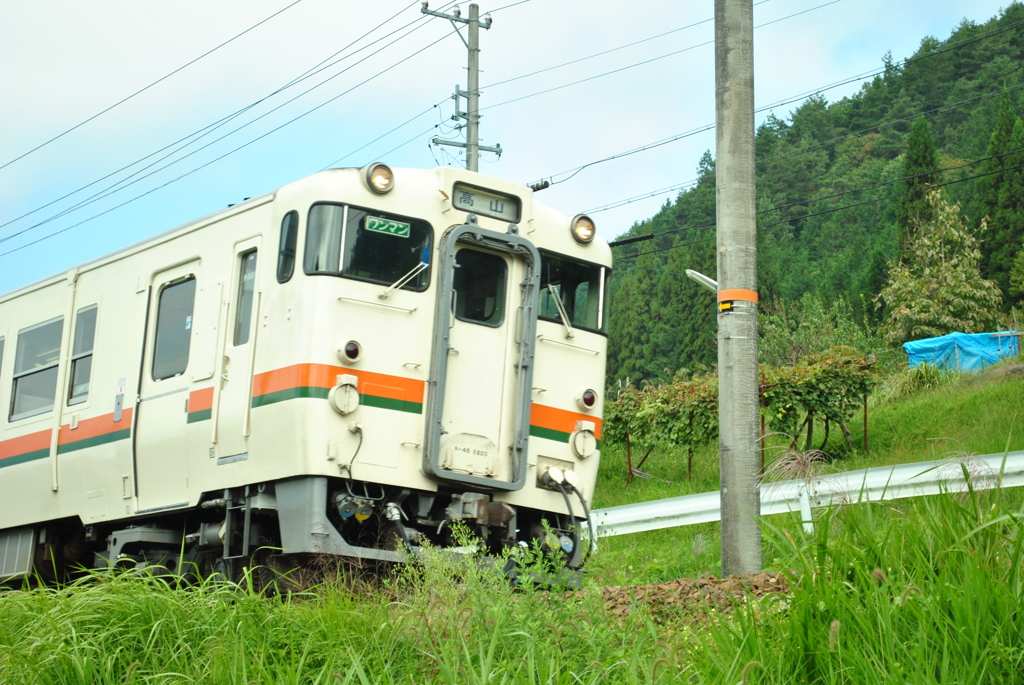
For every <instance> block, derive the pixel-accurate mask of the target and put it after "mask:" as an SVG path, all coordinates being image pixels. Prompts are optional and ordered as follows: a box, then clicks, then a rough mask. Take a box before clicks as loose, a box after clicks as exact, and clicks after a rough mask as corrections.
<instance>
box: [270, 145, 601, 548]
mask: <svg viewBox="0 0 1024 685" xmlns="http://www.w3.org/2000/svg"><path fill="white" fill-rule="evenodd" d="M289 203H291V204H289ZM277 204H278V205H279V206H280V207H281V208H282V210H286V209H287V208H288V207H290V206H294V207H296V208H297V210H296V211H297V214H298V216H300V217H303V218H304V220H300V221H299V226H298V236H297V237H298V246H297V247H300V248H301V249H298V250H296V251H298V252H301V254H302V268H301V271H302V272H303V273H302V276H303V277H304V278H300V279H297V280H296V283H295V284H291V283H286V284H284V287H282V288H281V289H280V290H279V292H278V298H277V303H276V304H275V303H270V308H271V310H274V309H276V310H277V311H278V315H279V318H280V313H281V311H282V309H281V308H282V307H285V308H287V309H288V312H289V313H288V315H287V317H285V319H284V320H279V321H278V322H277V326H278V330H277V333H276V334H275V335H274V338H275V340H276V341H277V344H278V345H280V346H281V349H279V350H278V353H279V354H281V355H284V356H285V357H290V359H288V361H289V362H290V363H288V364H283V363H282V362H283V361H284V360H278V361H277V362H273V363H270V364H269V366H278V367H280V368H278V369H277V370H271V371H264V372H263V373H257V375H256V377H255V380H254V391H253V406H254V407H257V406H258V407H259V409H254V410H253V416H254V418H256V417H257V416H259V418H258V420H257V421H255V423H254V433H253V442H254V445H255V444H259V445H260V448H259V449H260V451H261V452H262V451H268V453H270V454H281V453H288V452H289V450H292V451H294V447H293V446H290V445H289V444H288V443H287V441H288V436H289V435H292V436H293V435H295V432H296V429H298V432H299V433H301V434H302V435H303V440H302V444H303V446H304V448H305V454H304V457H303V458H304V462H305V463H303V464H296V465H295V472H297V473H307V474H310V475H309V476H308V477H304V478H294V479H291V480H286V481H283V482H278V483H276V486H275V490H276V500H277V506H278V511H279V517H280V520H281V541H280V544H281V547H282V549H283V551H284V552H285V553H286V554H291V553H294V554H301V553H310V552H313V553H330V554H340V555H343V556H354V557H361V558H371V559H373V558H376V559H385V560H390V559H400V558H402V557H403V556H408V553H409V552H410V551H413V552H414V551H415V549H416V547H417V546H419V545H420V544H421V543H422V542H423V541H429V542H430V543H431V544H433V545H435V546H453V545H459V544H460V543H462V542H464V537H465V536H461V537H460V536H459V534H458V531H459V530H460V529H462V530H465V531H467V532H468V533H470V534H471V535H473V536H474V537H475V538H476V539H478V540H480V541H481V542H482V543H483V544H482V547H485V548H486V550H487V552H488V553H490V554H492V555H498V554H500V553H501V552H502V550H504V549H508V548H514V547H518V546H524V545H525V546H532V545H534V543H537V544H539V546H540V548H541V549H542V550H545V551H546V552H547V553H549V554H552V555H554V556H557V557H560V558H564V559H565V560H566V561H567V562H568V564H569V566H570V567H577V566H579V564H580V562H581V554H580V547H581V545H580V529H581V526H583V525H585V517H586V514H585V512H586V508H587V506H588V505H589V501H590V499H591V497H592V496H593V488H594V483H595V480H596V476H597V466H598V461H599V447H600V439H601V410H602V397H601V395H602V392H601V391H602V390H603V387H604V370H605V352H606V336H605V333H604V317H605V310H606V307H605V290H604V289H605V282H606V279H607V276H608V273H609V269H610V264H611V253H610V250H609V249H608V247H607V245H606V244H605V243H604V242H603V241H601V240H600V239H595V237H594V230H593V224H592V223H591V222H590V220H589V219H588V218H586V217H575V218H574V217H568V216H565V215H562V214H559V213H557V212H555V211H553V210H552V209H550V208H548V207H545V206H543V205H541V204H540V203H536V202H534V201H533V195H532V192H531V191H530V190H528V189H526V188H523V187H522V186H517V185H514V184H510V183H507V182H505V181H501V180H499V179H495V178H490V177H486V176H482V175H480V174H475V173H471V172H465V171H460V170H456V169H451V168H441V169H437V170H435V171H418V170H407V169H398V170H395V171H394V172H392V171H391V170H390V169H388V168H387V167H383V166H382V165H371V166H370V167H367V168H366V169H362V170H353V169H345V170H331V171H327V172H324V173H322V174H320V175H318V176H315V177H313V178H311V179H307V180H306V181H302V182H300V183H298V184H294V185H293V186H289V187H285V188H283V189H281V191H279V193H278V196H277ZM282 220H283V221H285V222H287V221H288V219H287V213H286V214H285V216H284V217H283V218H282ZM293 249H294V248H293V247H291V246H289V245H288V244H286V243H285V242H283V243H282V247H281V255H286V254H288V253H289V251H291V250H293ZM283 258H284V257H283V256H282V259H283ZM296 271H299V269H296ZM289 287H290V288H292V290H293V291H292V292H289ZM282 329H283V330H282ZM258 354H260V355H267V354H273V352H271V351H269V350H261V351H260V352H258ZM259 366H261V367H262V366H264V365H262V364H261V365H259ZM300 368H301V371H300V370H299V369H300ZM288 374H290V375H291V376H290V380H287V379H286V378H285V377H286V376H287V375H288ZM264 397H267V400H266V401H264V400H263V399H262V398H264ZM314 397H318V398H326V400H327V401H326V402H324V401H323V400H322V399H313V398H314ZM276 398H281V401H280V402H277V401H275V400H276ZM291 398H304V399H303V401H302V402H291V401H287V402H286V401H284V400H286V399H291ZM278 405H279V406H278ZM272 406H273V407H274V408H271V407H272ZM260 434H265V436H266V440H261V439H259V438H260ZM275 442H276V443H277V444H274V443H275ZM314 474H316V475H314Z"/></svg>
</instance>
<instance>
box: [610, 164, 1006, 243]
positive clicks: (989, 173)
mask: <svg viewBox="0 0 1024 685" xmlns="http://www.w3.org/2000/svg"><path fill="white" fill-rule="evenodd" d="M1021 152H1024V148H1017V149H1015V150H1009V151H1008V152H1003V153H1000V154H998V155H989V156H987V157H981V158H979V159H976V160H974V161H971V162H965V163H963V164H957V165H954V166H949V167H942V168H938V169H932V170H931V171H924V172H921V173H919V174H913V175H910V176H901V177H899V178H894V179H892V180H890V181H886V182H885V183H878V184H875V185H871V186H865V187H863V188H855V189H851V190H848V191H843V192H840V193H833V194H831V195H826V196H823V197H818V198H811V199H808V200H806V201H804V202H796V203H786V204H782V205H776V206H774V207H768V208H766V209H761V210H758V212H757V213H758V214H768V213H769V212H775V211H778V210H780V209H785V208H788V207H792V206H794V205H810V204H814V203H815V202H819V201H821V200H826V199H830V198H835V197H839V196H841V195H847V194H849V193H855V192H863V191H866V190H874V189H877V188H879V187H882V186H885V185H891V184H893V183H896V182H899V181H905V180H909V179H913V178H920V177H921V176H928V175H930V174H936V173H941V172H943V171H952V170H955V169H962V168H964V167H968V166H973V165H975V164H980V163H981V162H984V161H986V160H990V159H998V158H1000V157H1006V156H1008V155H1014V154H1019V153H1021ZM1017 169H1024V164H1017V165H1015V166H1009V167H1004V168H1002V169H996V170H994V171H986V172H985V173H981V174H974V175H973V176H965V177H964V178H957V179H953V180H952V181H945V182H943V183H932V184H930V187H931V188H943V187H945V186H949V185H955V184H957V183H963V182H965V181H973V180H975V179H978V178H983V177H985V176H993V175H995V174H1002V173H1006V172H1008V171H1016V170H1017ZM911 192H913V189H910V190H906V191H903V192H899V193H891V194H889V195H884V196H882V197H873V198H870V199H868V200H863V201H861V202H854V203H852V204H848V205H842V206H840V207H830V208H828V209H823V210H820V211H817V212H811V213H809V214H804V215H802V216H799V217H794V218H792V219H783V220H781V221H776V222H774V223H770V224H765V225H763V226H762V225H758V229H759V230H760V229H766V228H772V227H774V226H779V225H781V224H788V223H791V222H793V221H801V220H803V219H808V218H810V217H814V216H821V215H823V214H831V213H833V212H839V211H842V210H844V209H853V208H854V207H862V206H864V205H867V204H873V203H876V202H882V201H884V200H891V199H893V198H897V197H902V196H904V195H906V194H908V193H911ZM715 225H716V222H714V221H709V222H705V223H701V224H692V225H690V226H683V227H680V228H674V229H671V230H668V231H663V232H661V233H655V234H648V235H644V236H635V237H633V238H626V239H624V240H617V241H612V242H610V243H608V245H609V246H610V247H619V246H621V245H626V244H629V243H635V242H640V241H642V240H651V239H654V238H660V237H661V236H663V235H669V234H672V233H678V232H680V231H684V230H690V229H694V228H709V227H711V226H715ZM713 240H716V238H715V236H711V237H709V238H700V239H697V240H691V241H688V242H684V243H678V244H675V245H669V246H668V247H663V248H659V249H657V250H648V251H647V252H640V253H638V254H636V255H632V256H629V257H625V258H623V259H625V260H630V259H636V258H638V257H642V256H644V255H649V254H657V253H659V252H666V251H668V250H674V249H676V248H679V247H686V246H688V245H697V244H699V243H706V242H711V241H713Z"/></svg>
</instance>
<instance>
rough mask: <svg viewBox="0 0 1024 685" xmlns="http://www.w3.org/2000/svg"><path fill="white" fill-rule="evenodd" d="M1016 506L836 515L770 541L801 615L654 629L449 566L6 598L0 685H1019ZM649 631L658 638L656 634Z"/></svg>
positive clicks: (744, 605) (677, 618)
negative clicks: (298, 584) (315, 579)
mask: <svg viewBox="0 0 1024 685" xmlns="http://www.w3.org/2000/svg"><path fill="white" fill-rule="evenodd" d="M1022 500H1024V492H1022V491H1021V490H1020V489H1017V490H1011V491H1006V492H976V491H967V492H965V493H958V494H950V495H943V496H937V497H932V498H927V499H919V500H904V501H902V502H900V503H899V504H898V505H893V504H891V503H890V504H873V505H856V506H849V507H845V508H841V509H838V510H835V511H833V512H831V514H832V515H831V516H824V517H822V518H821V520H820V521H819V525H817V526H816V528H817V531H816V533H815V534H813V535H807V534H805V533H804V532H803V529H802V527H801V526H800V524H799V521H797V520H796V519H792V520H791V521H785V520H784V521H783V522H782V523H779V524H777V525H774V526H767V527H766V534H765V537H766V541H767V542H769V543H770V545H771V546H770V547H769V548H768V549H769V550H770V555H766V561H767V562H768V563H769V564H770V565H772V566H774V567H775V568H776V569H781V570H784V571H785V572H786V573H787V575H788V578H789V583H790V585H791V588H792V592H791V595H790V596H788V597H785V598H775V599H774V600H764V599H762V600H757V601H753V600H744V599H743V598H737V605H736V607H735V609H734V611H733V612H732V613H724V614H722V613H719V614H713V615H709V616H707V617H705V618H703V619H700V620H698V621H696V623H698V624H699V625H700V627H699V628H694V621H693V616H694V614H701V613H703V612H704V609H703V607H702V605H694V606H690V608H689V613H686V612H681V613H678V614H672V613H666V612H659V613H657V614H648V613H647V612H646V611H645V610H644V607H643V603H642V602H638V601H634V602H633V603H632V604H633V608H632V610H630V611H627V612H624V613H623V612H622V611H621V609H620V610H617V611H613V610H612V609H613V607H609V606H606V605H605V602H604V600H603V599H602V596H601V594H600V593H599V592H598V591H597V589H596V588H592V589H590V590H584V591H582V592H575V593H563V592H556V591H550V592H547V591H538V590H535V589H533V588H530V587H519V588H515V587H513V586H511V585H510V584H509V583H508V582H507V581H505V580H504V579H502V578H501V576H500V575H499V574H497V573H495V572H494V571H493V570H487V569H486V568H481V567H478V566H476V565H473V564H466V563H462V562H461V561H457V560H452V558H451V557H450V556H443V555H441V554H438V555H436V556H433V557H428V558H427V559H426V560H424V561H422V562H421V563H419V564H416V565H411V566H409V567H407V568H405V569H404V570H402V571H400V572H399V573H397V574H396V575H395V576H394V577H392V578H389V579H386V580H384V581H381V582H380V583H378V584H377V585H376V586H373V587H368V586H366V585H358V584H355V583H351V582H345V581H344V579H339V580H336V581H332V582H329V583H327V584H325V585H324V586H322V587H320V588H318V589H317V590H316V591H314V592H310V593H307V594H304V595H298V596H292V597H290V598H285V599H281V598H278V599H268V598H265V597H261V596H257V595H255V594H252V593H249V592H247V591H245V590H244V589H242V588H239V587H237V586H232V585H226V584H205V585H200V586H198V587H196V588H193V589H190V590H182V589H175V588H173V587H171V586H169V585H165V584H162V583H159V582H154V581H152V580H146V579H142V578H138V577H130V576H126V577H116V576H114V577H112V576H100V577H97V578H94V579H91V580H88V581H86V582H82V583H79V584H76V585H73V586H71V587H68V588H65V589H59V590H54V589H44V590H39V589H37V590H31V591H13V592H7V593H4V594H0V681H2V682H3V683H5V685H6V684H7V683H12V684H20V683H43V684H47V683H61V684H64V683H68V684H77V683H83V684H84V683H89V684H97V685H99V684H108V683H109V684H114V683H118V684H120V683H204V684H207V683H210V684H220V683H231V684H234V683H239V684H241V683H296V684H297V683H348V684H352V685H369V684H370V683H385V684H387V685H405V684H406V683H413V684H417V685H418V684H420V683H428V684H432V685H433V684H438V685H455V684H458V685H476V684H481V685H482V684H484V683H508V684H512V685H520V684H522V685H540V684H545V685H547V684H558V685H562V684H564V685H579V684H580V683H625V684H626V685H631V684H633V683H675V682H691V683H709V684H712V683H714V684H716V685H717V684H721V683H727V684H729V685H732V684H733V683H738V682H746V683H780V684H782V683H794V682H799V683H815V684H818V683H821V684H826V685H833V684H844V685H845V684H850V685H854V684H858V685H859V684H862V683H868V684H871V683H972V684H973V683H1001V684H1002V683H1021V682H1024V631H1022V630H1020V621H1021V618H1022V616H1024V613H1022V611H1024V506H1022ZM652 616H655V617H656V618H652Z"/></svg>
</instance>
